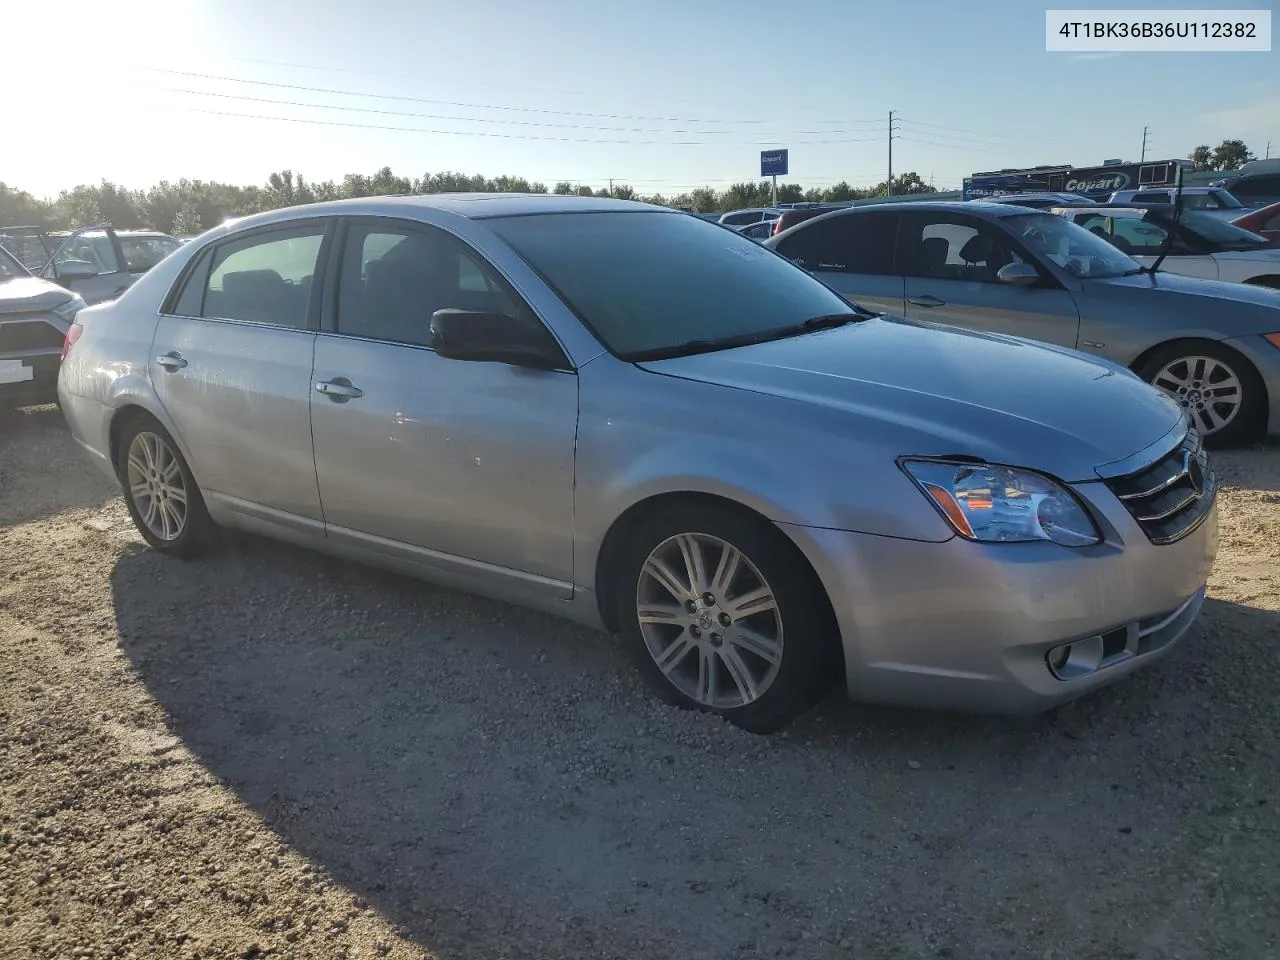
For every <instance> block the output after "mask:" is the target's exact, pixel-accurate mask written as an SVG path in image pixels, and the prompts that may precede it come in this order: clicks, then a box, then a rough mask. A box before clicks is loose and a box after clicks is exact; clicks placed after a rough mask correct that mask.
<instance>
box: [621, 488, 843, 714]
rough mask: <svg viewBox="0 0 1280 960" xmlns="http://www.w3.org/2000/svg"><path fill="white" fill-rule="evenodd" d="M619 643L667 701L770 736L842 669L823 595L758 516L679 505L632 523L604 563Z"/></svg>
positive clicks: (792, 550) (790, 548) (791, 548)
mask: <svg viewBox="0 0 1280 960" xmlns="http://www.w3.org/2000/svg"><path fill="white" fill-rule="evenodd" d="M613 575H614V577H615V582H614V584H613V595H614V597H615V598H616V605H617V622H618V626H619V630H620V632H621V634H622V637H623V640H624V642H625V644H626V646H627V648H628V651H629V652H630V654H631V655H632V657H633V659H634V660H635V661H636V664H637V666H638V668H639V670H640V673H641V675H642V676H643V677H644V678H645V680H646V681H647V682H648V683H649V684H650V686H652V687H653V689H654V690H655V691H656V692H657V694H658V695H659V696H660V697H661V698H662V699H663V700H665V701H666V702H667V703H671V704H674V705H676V706H680V707H683V708H685V709H691V710H701V711H705V712H708V713H715V714H718V715H719V716H722V717H724V718H725V719H726V720H728V721H729V722H730V723H733V724H735V725H737V726H739V727H742V728H744V729H746V730H750V731H752V732H755V733H772V732H774V731H775V730H778V729H780V728H781V727H783V726H785V725H786V724H787V723H789V722H790V721H792V720H793V719H795V718H796V717H798V716H799V715H801V714H802V713H804V712H806V711H807V710H809V708H811V707H812V706H813V705H814V704H815V703H817V702H818V700H820V699H821V698H822V696H823V695H824V694H825V693H826V692H827V691H828V690H829V689H830V688H831V687H832V686H833V685H834V683H835V682H836V680H837V679H838V678H839V676H840V675H841V673H842V671H841V669H840V666H841V663H842V659H841V656H840V636H839V630H838V628H837V626H836V622H835V616H834V614H833V613H832V611H831V605H830V602H829V601H828V599H827V596H826V593H825V591H824V590H823V589H822V586H821V584H820V583H819V582H818V580H817V577H816V576H815V575H814V574H813V572H812V570H811V569H810V568H809V565H808V564H807V563H806V562H805V559H804V557H803V555H802V554H800V552H799V550H798V549H797V548H796V547H795V545H794V544H793V543H792V542H791V541H790V540H788V539H787V538H786V536H785V535H784V534H783V533H782V532H781V531H779V530H778V529H777V528H776V527H774V526H773V525H772V524H770V523H768V521H766V520H763V519H759V518H755V517H752V516H751V515H749V514H745V513H740V512H738V511H735V510H732V509H726V508H723V507H714V506H712V507H704V506H700V505H696V504H691V503H685V504H678V505H674V506H671V507H667V508H664V509H662V510H661V511H660V512H658V513H656V514H653V515H651V516H650V517H648V518H647V519H646V520H645V521H644V522H643V523H642V524H638V525H637V528H636V530H635V531H634V532H633V533H632V534H631V536H630V537H629V539H628V541H627V542H626V543H625V544H624V545H623V547H622V549H621V551H620V554H619V562H618V563H617V564H616V566H615V567H614V574H613Z"/></svg>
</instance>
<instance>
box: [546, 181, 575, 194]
mask: <svg viewBox="0 0 1280 960" xmlns="http://www.w3.org/2000/svg"><path fill="white" fill-rule="evenodd" d="M551 192H552V193H554V194H555V195H556V196H558V197H570V196H573V184H572V183H570V182H569V181H568V180H561V181H560V182H559V183H557V184H556V185H555V187H554V188H553V189H552V191H551Z"/></svg>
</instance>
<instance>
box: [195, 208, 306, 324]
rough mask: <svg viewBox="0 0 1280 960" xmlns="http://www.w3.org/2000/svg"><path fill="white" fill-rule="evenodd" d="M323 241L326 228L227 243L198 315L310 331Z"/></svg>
mask: <svg viewBox="0 0 1280 960" xmlns="http://www.w3.org/2000/svg"><path fill="white" fill-rule="evenodd" d="M323 239H324V225H323V224H316V225H314V226H309V227H306V228H303V229H294V230H289V231H272V232H270V233H266V234H260V235H255V236H251V237H247V238H245V239H243V240H232V241H230V242H227V243H224V244H222V245H221V246H220V247H218V249H217V250H215V251H214V257H213V264H212V269H211V270H210V271H209V279H208V282H207V284H206V285H205V292H204V298H203V303H202V304H201V307H200V312H199V314H198V316H201V317H208V318H210V319H217V320H241V321H245V322H247V323H263V324H272V325H275V326H281V327H291V328H293V329H295V330H305V329H306V328H307V318H308V314H309V306H310V301H311V283H312V279H313V278H314V276H315V272H316V259H317V257H318V256H319V253H320V244H321V241H322V240H323ZM195 276H196V277H198V276H199V271H197V272H196V274H195ZM185 299H186V298H185V296H184V297H183V300H185Z"/></svg>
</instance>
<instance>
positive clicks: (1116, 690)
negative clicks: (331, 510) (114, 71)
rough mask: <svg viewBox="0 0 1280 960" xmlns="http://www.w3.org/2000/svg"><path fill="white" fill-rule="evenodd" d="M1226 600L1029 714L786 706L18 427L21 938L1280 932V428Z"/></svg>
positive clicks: (3, 810)
mask: <svg viewBox="0 0 1280 960" xmlns="http://www.w3.org/2000/svg"><path fill="white" fill-rule="evenodd" d="M1217 464H1218V467H1219V471H1220V473H1221V474H1222V475H1223V476H1224V478H1225V481H1226V483H1227V489H1226V490H1225V492H1224V494H1223V509H1222V544H1221V550H1220V553H1219V560H1218V566H1217V572H1216V573H1215V576H1214V579H1213V582H1212V584H1211V600H1210V601H1209V602H1208V604H1207V605H1206V607H1205V612H1204V614H1203V616H1202V618H1201V619H1200V621H1199V623H1198V626H1197V628H1196V629H1195V630H1194V632H1193V634H1192V635H1191V636H1189V637H1188V639H1187V641H1186V642H1185V643H1184V644H1183V646H1182V647H1181V649H1179V650H1178V651H1177V652H1175V653H1174V655H1173V656H1171V657H1170V658H1168V659H1167V660H1166V661H1165V662H1164V663H1163V664H1162V665H1160V666H1159V667H1157V668H1155V669H1152V670H1149V671H1145V672H1143V673H1141V674H1139V675H1137V676H1135V677H1133V678H1131V679H1129V680H1127V681H1125V682H1123V683H1121V684H1120V685H1119V686H1114V687H1111V688H1110V689H1108V690H1106V691H1103V692H1102V693H1100V694H1097V695H1095V696H1092V697H1090V698H1087V699H1086V700H1084V701H1081V702H1078V703H1076V704H1072V705H1069V706H1068V707H1065V708H1063V709H1061V710H1059V711H1057V712H1056V713H1054V714H1051V715H1048V716H1045V717H1039V718H1034V719H1030V720H1026V719H1023V720H1010V719H1004V718H981V717H966V716H960V717H957V716H949V715H940V714H931V713H924V712H908V711H899V710H887V709H881V708H866V707H859V706H854V705H851V704H849V703H847V702H845V701H844V700H843V699H841V698H840V697H839V696H833V697H832V698H831V699H830V700H829V701H828V702H827V703H825V704H823V705H822V707H820V709H819V710H818V711H816V712H815V713H814V714H812V715H811V716H809V717H807V718H806V719H804V720H803V721H802V722H800V723H799V724H797V725H795V726H793V727H792V728H791V729H790V730H789V731H788V732H787V733H786V734H784V735H781V736H777V737H772V738H762V737H756V736H753V735H750V734H747V733H743V732H742V731H739V730H737V729H735V728H733V727H730V726H728V725H726V724H723V723H721V722H719V721H716V720H714V719H712V718H709V717H705V716H698V715H694V714H689V713H684V712H680V711H676V710H673V709H670V708H667V707H664V706H661V705H659V704H657V703H655V702H654V701H653V700H652V699H651V698H650V696H649V695H648V694H647V693H646V691H645V690H644V689H643V688H642V687H641V685H640V683H639V681H638V680H637V679H636V678H635V677H634V676H633V675H632V671H631V670H630V669H629V668H628V666H627V665H626V663H625V661H624V658H623V656H622V655H621V653H620V651H619V650H618V649H616V647H615V645H614V642H613V641H612V640H610V639H608V638H603V637H599V636H596V635H594V634H591V633H589V632H586V631H583V630H579V629H577V628H575V627H572V626H566V625H564V624H562V623H559V622H557V621H554V620H551V619H549V618H545V617H542V616H539V615H536V614H531V613H527V612H524V611H521V610H518V609H516V608H512V607H508V606H505V605H501V604H496V603H492V602H488V601H482V600H478V599H476V598H473V597H469V596H466V595H463V594H459V593H453V592H449V591H446V590H441V589H437V588H434V587H431V586H428V585H424V584H421V583H418V582H414V581H409V580H404V579H400V578H397V577H394V576H390V575H386V574H382V573H378V572H371V571H369V570H366V569H364V568H360V567H356V566H353V565H349V564H345V563H340V562H337V561H333V560H328V559H325V558H320V557H317V556H314V555H310V554H306V553H303V552H300V551H298V550H294V549H292V548H287V547H282V546H279V545H276V544H272V543H268V542H266V541H262V540H257V539H252V538H248V537H240V536H234V537H229V538H228V543H227V544H226V546H225V547H223V548H222V549H220V550H219V551H218V552H217V553H216V554H215V555H214V556H211V557H209V558H207V559H203V560H199V561H195V562H191V563H182V562H179V561H173V560H168V559H165V558H162V557H160V556H158V555H156V554H155V553H152V552H149V551H147V550H146V549H143V548H142V545H141V540H140V539H139V538H138V537H137V536H136V535H135V534H134V533H133V531H132V527H131V526H130V523H129V520H128V517H127V514H126V513H125V510H124V507H123V505H122V504H121V502H120V501H119V500H118V499H116V498H115V496H114V491H113V490H112V488H111V486H110V484H108V483H106V482H105V481H103V480H101V479H100V478H99V477H98V475H97V474H96V473H95V472H94V471H93V470H92V468H91V467H90V466H89V465H88V464H87V463H86V461H85V460H84V458H83V457H82V455H81V454H80V453H79V452H78V451H77V450H76V449H75V447H74V444H73V443H72V442H71V440H70V438H69V437H68V435H67V433H66V431H65V429H64V428H63V425H62V422H61V418H60V415H59V414H58V413H57V411H56V410H53V409H49V408H41V409H36V410H30V411H26V412H23V413H19V414H16V415H11V416H9V417H7V419H5V420H3V421H2V422H0V644H2V649H0V671H2V679H0V924H2V926H0V956H4V957H6V958H7V957H41V958H54V957H57V958H65V957H138V958H142V957H147V958H153V957H154V958H168V957H182V958H192V957H244V958H252V957H264V956H268V955H271V956H280V957H299V958H303V957H305V958H318V960H328V958H339V957H344V958H345V957H350V958H362V957H380V956H389V957H423V956H431V957H438V958H446V960H453V958H459V960H460V958H478V957H512V958H514V957H530V958H534V957H537V958H555V957H592V958H611V957H619V958H621V957H627V958H632V960H638V958H649V957H654V958H657V957H677V956H678V957H681V958H691V960H698V958H708V960H721V958H723V960H730V958H738V957H744V958H746V957H757V956H778V955H782V956H796V957H805V958H807V957H813V958H836V957H847V958H870V960H880V958H916V957H929V958H943V957H951V958H956V960H964V958H983V960H1001V958H1023V957H1030V958H1036V960H1040V958H1046V960H1047V958H1064V960H1065V958H1070V960H1119V958H1148V957H1151V958H1156V957H1159V958H1165V957H1186V958H1196V960H1201V958H1206V957H1215V958H1218V957H1221V958H1232V960H1241V958H1254V957H1259V958H1260V957H1275V956H1277V955H1280V862H1278V861H1280V829H1278V828H1280V817H1277V815H1276V807H1277V805H1278V804H1280V796H1278V795H1277V787H1278V786H1280V746H1278V744H1280V723H1278V722H1277V716H1278V715H1277V709H1276V705H1277V702H1278V698H1277V694H1278V693H1280V671H1278V670H1277V669H1276V667H1277V656H1278V654H1277V643H1278V642H1280V492H1278V491H1280V449H1277V448H1274V447H1273V448H1269V449H1261V450H1254V451H1246V452H1236V453H1230V454H1220V455H1219V456H1218V457H1217Z"/></svg>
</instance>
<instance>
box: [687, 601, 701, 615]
mask: <svg viewBox="0 0 1280 960" xmlns="http://www.w3.org/2000/svg"><path fill="white" fill-rule="evenodd" d="M684 608H685V609H686V610H688V611H689V612H690V613H697V612H698V605H697V604H696V603H694V602H693V601H692V600H688V601H686V602H685V605H684Z"/></svg>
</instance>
